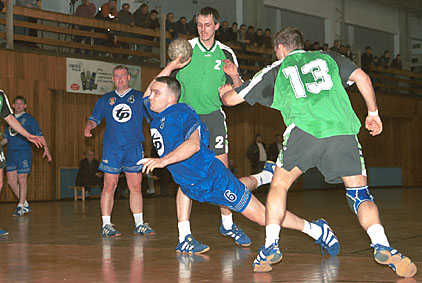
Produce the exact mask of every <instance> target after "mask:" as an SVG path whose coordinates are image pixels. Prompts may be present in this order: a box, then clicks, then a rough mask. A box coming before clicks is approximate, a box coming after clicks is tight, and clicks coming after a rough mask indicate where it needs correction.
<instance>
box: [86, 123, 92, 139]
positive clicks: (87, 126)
mask: <svg viewBox="0 0 422 283" xmlns="http://www.w3.org/2000/svg"><path fill="white" fill-rule="evenodd" d="M92 129H93V127H92V126H91V125H86V127H85V130H84V135H85V137H87V138H90V137H92V133H91V131H92Z"/></svg>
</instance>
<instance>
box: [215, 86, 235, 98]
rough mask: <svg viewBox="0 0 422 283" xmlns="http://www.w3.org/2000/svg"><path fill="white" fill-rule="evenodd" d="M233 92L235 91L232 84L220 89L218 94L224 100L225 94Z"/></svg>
mask: <svg viewBox="0 0 422 283" xmlns="http://www.w3.org/2000/svg"><path fill="white" fill-rule="evenodd" d="M231 90H233V86H232V85H231V84H224V85H222V86H221V87H219V88H218V94H219V95H220V97H221V98H223V96H224V94H225V93H226V92H228V91H231Z"/></svg>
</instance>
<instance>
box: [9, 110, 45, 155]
mask: <svg viewBox="0 0 422 283" xmlns="http://www.w3.org/2000/svg"><path fill="white" fill-rule="evenodd" d="M4 120H5V121H6V122H7V123H8V124H9V126H10V127H12V128H13V129H14V130H16V132H18V133H19V134H21V135H22V136H24V137H25V138H27V139H28V140H29V141H30V142H32V143H33V144H35V146H36V147H38V148H40V147H43V146H44V147H45V146H47V144H46V143H45V140H43V139H42V138H41V137H38V136H34V135H31V134H30V133H29V132H28V131H27V130H25V128H24V127H22V125H21V124H20V123H19V121H18V120H16V118H15V116H13V115H12V114H10V115H9V116H7V117H6V118H4ZM3 142H4V144H3ZM1 143H2V145H5V144H6V143H7V139H3V140H2V141H1Z"/></svg>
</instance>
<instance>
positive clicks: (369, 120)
mask: <svg viewBox="0 0 422 283" xmlns="http://www.w3.org/2000/svg"><path fill="white" fill-rule="evenodd" d="M349 80H351V81H354V82H355V83H356V85H357V87H358V89H359V91H360V94H361V95H362V97H363V99H364V100H365V103H366V107H367V108H368V116H367V117H366V119H365V128H366V129H367V130H368V131H369V132H370V134H371V135H372V136H376V135H379V134H381V132H382V122H381V118H380V117H379V115H378V107H377V101H376V99H375V91H374V88H373V87H372V83H371V79H370V78H369V76H368V75H367V74H366V73H365V72H364V71H363V70H362V69H356V70H355V71H354V72H353V73H352V74H351V75H350V77H349Z"/></svg>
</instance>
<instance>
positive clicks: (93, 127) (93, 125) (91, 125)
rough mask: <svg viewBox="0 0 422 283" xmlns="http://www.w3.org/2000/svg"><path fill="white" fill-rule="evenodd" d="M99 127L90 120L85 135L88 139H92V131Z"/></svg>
mask: <svg viewBox="0 0 422 283" xmlns="http://www.w3.org/2000/svg"><path fill="white" fill-rule="evenodd" d="M96 127H97V123H95V122H94V121H92V120H88V121H87V122H86V125H85V130H84V135H85V137H87V138H90V137H92V133H91V131H92V130H93V129H95V128H96Z"/></svg>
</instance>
